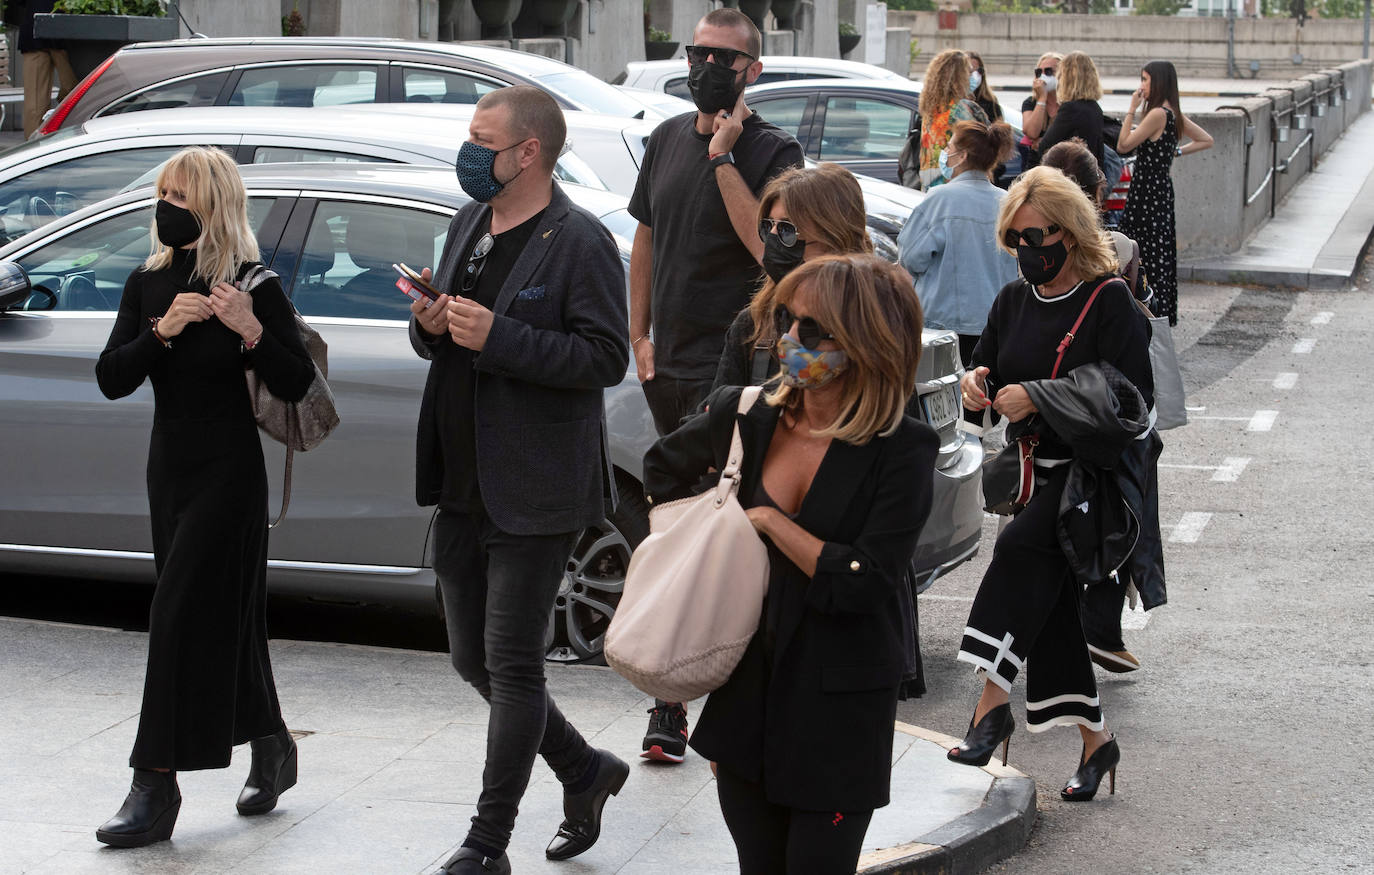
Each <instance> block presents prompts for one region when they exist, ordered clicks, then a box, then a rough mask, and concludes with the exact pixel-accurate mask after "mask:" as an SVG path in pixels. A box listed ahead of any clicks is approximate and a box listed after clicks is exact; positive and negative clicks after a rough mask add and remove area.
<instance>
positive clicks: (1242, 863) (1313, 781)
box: [0, 262, 1374, 873]
mask: <svg viewBox="0 0 1374 875" xmlns="http://www.w3.org/2000/svg"><path fill="white" fill-rule="evenodd" d="M1372 288H1374V269H1371V267H1370V265H1369V263H1368V262H1366V264H1365V267H1364V273H1363V275H1362V278H1361V281H1360V283H1359V287H1358V290H1357V291H1347V292H1338V293H1321V294H1314V293H1306V292H1276V291H1269V290H1262V289H1245V288H1236V287H1225V286H1204V285H1185V286H1184V287H1183V290H1182V296H1181V309H1182V321H1181V324H1180V326H1179V328H1178V329H1177V333H1176V338H1177V345H1178V347H1179V350H1180V353H1181V357H1182V361H1183V367H1184V371H1185V379H1186V380H1187V382H1188V388H1189V404H1190V405H1191V406H1192V407H1195V408H1199V409H1196V410H1194V411H1193V417H1194V421H1193V422H1192V423H1191V424H1190V425H1189V426H1188V427H1187V428H1184V429H1180V430H1175V431H1171V432H1166V433H1165V435H1164V438H1165V445H1166V446H1165V452H1164V457H1163V458H1162V460H1161V462H1162V465H1163V466H1164V467H1162V468H1161V488H1162V497H1161V517H1162V519H1163V522H1164V523H1165V524H1166V525H1168V526H1170V528H1167V529H1166V530H1165V537H1166V540H1167V541H1168V543H1166V559H1167V566H1168V568H1167V570H1168V575H1169V592H1170V603H1169V604H1168V605H1166V606H1164V607H1161V608H1159V609H1157V610H1155V611H1153V612H1151V613H1150V614H1149V615H1148V616H1144V615H1137V616H1133V617H1132V618H1131V621H1132V622H1131V624H1130V625H1132V626H1137V627H1140V628H1136V629H1133V630H1131V631H1128V632H1127V645H1128V646H1129V647H1130V648H1131V650H1132V651H1133V652H1134V653H1135V654H1136V655H1137V656H1139V657H1140V658H1141V660H1142V662H1143V663H1144V667H1143V668H1142V669H1141V670H1140V671H1138V672H1136V673H1135V674H1133V675H1127V676H1110V675H1106V674H1104V673H1099V678H1100V680H1101V695H1102V699H1103V707H1104V710H1105V712H1106V714H1107V720H1108V723H1109V726H1110V727H1111V728H1112V729H1113V730H1114V731H1115V732H1117V734H1118V738H1119V741H1120V744H1121V748H1122V756H1123V759H1122V763H1121V766H1120V770H1119V772H1118V781H1117V794H1116V795H1115V796H1106V795H1102V796H1099V798H1098V799H1097V800H1095V801H1093V802H1090V803H1086V804H1069V803H1064V802H1061V801H1060V800H1059V796H1058V790H1059V787H1060V785H1061V784H1062V783H1063V781H1064V780H1065V779H1067V778H1068V777H1069V775H1070V774H1071V773H1072V772H1073V770H1074V768H1075V766H1076V759H1077V756H1078V751H1079V742H1078V737H1077V733H1076V732H1075V731H1074V730H1073V729H1071V728H1060V729H1056V730H1051V731H1050V732H1047V733H1044V734H1041V735H1035V736H1032V735H1030V734H1029V733H1027V732H1026V731H1025V729H1024V723H1023V722H1022V723H1021V724H1020V727H1019V729H1018V731H1017V732H1016V734H1015V735H1014V736H1013V739H1012V745H1011V763H1012V765H1015V766H1016V767H1018V768H1020V769H1021V770H1022V771H1024V772H1026V773H1028V774H1030V775H1032V776H1034V777H1035V778H1036V780H1037V783H1038V787H1039V793H1040V800H1041V802H1040V807H1041V812H1040V820H1039V823H1038V824H1037V826H1036V828H1035V831H1034V834H1033V835H1032V837H1031V840H1030V843H1029V845H1028V846H1027V847H1026V849H1025V850H1024V851H1022V852H1021V853H1020V854H1018V855H1017V856H1016V857H1014V858H1012V859H1011V860H1009V861H1008V862H1006V863H1004V864H1003V865H1001V866H999V867H995V868H994V870H992V871H995V872H1014V873H1062V872H1089V871H1115V872H1126V873H1132V872H1209V873H1210V872H1219V873H1231V872H1249V873H1290V872H1346V871H1371V869H1374V830H1371V828H1370V826H1369V821H1370V817H1369V816H1368V814H1367V812H1366V811H1365V809H1364V805H1365V803H1366V800H1367V799H1368V796H1369V793H1370V790H1371V779H1370V769H1371V767H1374V755H1371V753H1370V751H1369V749H1368V747H1367V745H1366V738H1367V736H1368V730H1367V724H1368V722H1369V718H1370V705H1369V703H1370V701H1371V692H1372V691H1371V686H1374V684H1371V680H1370V677H1371V675H1370V665H1371V663H1374V645H1372V644H1371V639H1370V622H1369V617H1370V613H1371V607H1374V585H1371V582H1370V576H1369V574H1368V573H1367V570H1366V568H1365V565H1366V564H1367V561H1368V559H1369V558H1370V557H1371V556H1374V549H1372V548H1374V535H1371V533H1370V531H1369V530H1368V528H1367V527H1366V525H1365V519H1366V517H1367V514H1366V513H1365V511H1364V507H1365V506H1364V503H1363V498H1364V497H1365V495H1366V494H1367V492H1368V485H1367V484H1368V483H1369V481H1370V479H1371V477H1370V475H1371V468H1372V467H1374V453H1371V449H1374V448H1372V447H1371V438H1370V429H1369V426H1368V424H1367V423H1366V422H1365V421H1364V420H1365V419H1367V417H1368V416H1369V413H1368V411H1369V405H1368V404H1367V403H1362V402H1363V394H1364V393H1363V392H1362V390H1361V386H1362V383H1363V380H1362V379H1361V377H1362V376H1363V374H1364V373H1366V372H1369V371H1370V370H1371V369H1374V351H1371V346H1370V344H1369V343H1368V342H1367V338H1369V337H1370V336H1374V299H1371V297H1370V295H1369V291H1370V290H1371V289H1372ZM1265 411H1274V413H1267V412H1265ZM1180 523H1181V524H1182V525H1180ZM985 534H986V537H985V541H984V554H983V555H982V556H981V557H979V558H977V559H975V560H974V561H972V562H970V563H968V564H967V565H965V566H964V567H963V568H960V569H958V570H957V571H956V572H955V573H954V574H952V575H951V576H950V577H948V578H946V579H944V580H941V581H939V582H937V583H936V584H935V586H934V587H932V589H931V590H930V592H928V593H927V594H926V595H925V596H922V599H921V614H922V616H921V620H922V623H921V633H922V634H921V639H922V648H923V652H924V655H925V661H926V670H927V675H928V683H929V687H930V693H929V694H928V695H927V696H926V697H925V698H924V699H921V700H919V701H916V702H910V703H905V704H904V705H903V706H902V707H901V709H900V712H899V717H900V718H901V719H903V720H907V721H910V722H912V723H916V724H919V725H923V726H927V727H930V728H932V729H938V730H941V731H944V732H947V733H949V734H952V735H960V734H962V732H963V730H964V728H965V726H966V725H967V722H968V718H969V715H970V713H971V712H972V708H973V703H974V700H975V697H976V692H977V685H976V682H975V679H974V678H973V675H972V672H971V670H970V669H969V668H968V667H967V666H966V665H964V664H962V663H956V662H955V661H954V654H955V652H956V651H957V649H958V642H959V636H960V634H961V632H962V629H963V626H964V621H965V618H966V615H967V611H968V605H969V602H970V601H971V599H972V596H973V594H974V592H975V590H976V588H977V585H978V581H979V579H980V577H981V575H982V572H983V569H984V568H985V566H986V563H987V559H988V557H989V556H990V554H991V547H992V536H993V527H992V524H991V523H989V524H988V526H987V528H986V529H985ZM1170 539H1171V540H1170ZM3 583H4V585H3V586H0V613H3V614H8V615H12V616H30V617H44V618H47V619H53V620H60V621H65V622H75V623H84V624H93V625H104V626H116V627H121V628H143V624H144V623H146V613H147V602H148V597H149V595H150V592H149V590H147V589H146V588H140V587H123V586H120V587H116V586H111V585H109V584H100V583H88V582H79V581H53V580H44V579H37V578H18V577H12V576H11V577H7V578H5V579H4V581H3ZM270 617H271V626H272V632H273V636H274V637H277V638H289V639H313V640H341V641H352V642H358V643H367V644H377V645H382V646H392V647H408V648H422V649H442V648H443V647H444V638H443V631H442V628H441V627H440V626H439V624H438V623H437V621H436V620H435V619H434V618H433V617H429V616H416V615H412V614H406V613H403V612H398V611H388V610H382V609H376V608H370V609H360V608H353V607H347V606H328V605H318V604H310V603H303V602H298V601H289V600H281V599H274V600H273V601H272V603H271V606H270ZM1032 670H1033V669H1032ZM1013 703H1014V706H1015V707H1016V708H1017V709H1018V713H1020V709H1021V708H1022V707H1023V704H1024V698H1023V694H1022V688H1021V687H1020V686H1018V687H1017V689H1016V691H1015V693H1014V696H1013Z"/></svg>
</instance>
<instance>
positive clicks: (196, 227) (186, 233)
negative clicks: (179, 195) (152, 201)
mask: <svg viewBox="0 0 1374 875" xmlns="http://www.w3.org/2000/svg"><path fill="white" fill-rule="evenodd" d="M153 215H154V216H155V218H156V220H157V239H159V240H161V241H162V243H163V245H166V246H170V247H172V248H173V249H180V248H181V247H183V246H186V245H188V244H191V243H194V242H196V241H197V240H199V239H200V222H198V221H196V215H195V213H193V212H191V211H190V210H188V209H186V208H185V207H179V206H177V205H176V204H174V203H172V202H170V201H165V200H159V201H158V202H157V208H156V209H155V210H154V211H153Z"/></svg>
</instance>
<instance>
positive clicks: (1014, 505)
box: [983, 277, 1119, 516]
mask: <svg viewBox="0 0 1374 875" xmlns="http://www.w3.org/2000/svg"><path fill="white" fill-rule="evenodd" d="M1113 281H1119V280H1118V278H1117V277H1109V278H1107V279H1105V280H1103V281H1102V282H1101V283H1099V284H1098V286H1097V288H1095V289H1093V293H1092V294H1091V295H1089V296H1088V303H1086V304H1084V305H1083V311H1082V312H1081V313H1079V314H1078V318H1077V319H1076V320H1074V323H1073V327H1072V328H1070V329H1069V332H1068V333H1067V334H1065V335H1064V339H1063V340H1061V341H1059V347H1058V353H1059V355H1058V357H1057V358H1056V359H1055V360H1054V369H1053V370H1051V371H1050V379H1051V380H1053V379H1054V378H1055V377H1057V376H1059V365H1060V364H1062V363H1063V361H1064V351H1065V350H1067V349H1068V348H1069V344H1071V343H1073V338H1074V335H1076V334H1077V333H1078V329H1079V326H1081V325H1082V324H1083V320H1084V319H1085V318H1087V315H1088V310H1089V309H1090V308H1091V307H1092V305H1093V302H1094V301H1096V300H1097V296H1098V294H1099V293H1101V291H1102V289H1103V287H1105V286H1106V285H1107V283H1110V282H1113ZM1039 445H1040V436H1039V435H1038V434H1034V433H1032V434H1026V435H1022V436H1021V437H1019V438H1017V439H1016V440H1014V441H1008V442H1007V445H1006V446H1005V447H1003V448H1002V452H1000V453H998V454H997V455H995V456H993V457H992V458H991V459H988V460H987V461H986V462H984V463H983V510H985V511H987V512H988V513H995V514H998V515H999V516H1014V515H1015V514H1018V513H1020V512H1021V509H1022V508H1024V507H1025V506H1026V505H1028V504H1030V500H1031V499H1032V498H1033V497H1034V496H1035V448H1036V447H1037V446H1039Z"/></svg>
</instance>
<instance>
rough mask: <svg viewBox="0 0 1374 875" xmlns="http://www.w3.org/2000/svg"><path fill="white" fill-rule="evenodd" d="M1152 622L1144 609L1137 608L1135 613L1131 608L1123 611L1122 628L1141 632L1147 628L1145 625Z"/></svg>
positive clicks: (1125, 608) (1124, 608) (1126, 607)
mask: <svg viewBox="0 0 1374 875" xmlns="http://www.w3.org/2000/svg"><path fill="white" fill-rule="evenodd" d="M1149 622H1150V613H1149V611H1146V610H1145V609H1144V608H1136V609H1135V610H1134V611H1133V610H1131V609H1130V607H1129V606H1125V607H1123V608H1122V609H1121V628H1122V629H1130V630H1133V631H1136V632H1139V631H1140V630H1141V629H1144V628H1145V624H1146V623H1149Z"/></svg>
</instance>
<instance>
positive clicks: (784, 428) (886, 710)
mask: <svg viewBox="0 0 1374 875" xmlns="http://www.w3.org/2000/svg"><path fill="white" fill-rule="evenodd" d="M775 296H776V298H775V299H776V301H777V306H778V308H779V310H780V311H782V312H785V313H786V314H787V315H786V317H785V319H784V321H786V322H787V323H788V324H787V329H786V333H785V334H784V335H783V336H782V338H781V339H780V340H779V342H778V346H779V357H780V358H781V360H782V365H783V368H782V372H781V373H780V374H779V375H778V377H777V378H776V379H775V380H772V381H770V382H769V383H768V391H767V392H766V393H765V395H764V396H763V398H762V399H761V400H760V401H759V402H758V403H756V404H755V405H754V406H753V408H752V409H750V410H749V411H748V412H747V413H745V414H743V415H742V416H738V417H737V415H736V410H737V407H738V404H739V398H740V393H741V391H742V390H741V389H739V388H737V387H725V388H722V389H718V390H716V391H715V392H714V393H712V395H711V397H710V399H709V402H708V410H707V412H705V413H701V414H698V415H697V416H696V417H694V418H692V419H690V420H688V421H687V422H686V423H685V424H683V426H682V427H681V428H679V429H678V430H677V431H675V432H673V433H672V434H670V435H667V436H665V437H664V438H662V439H661V440H660V441H659V442H658V443H657V444H656V445H655V446H654V447H653V448H652V449H651V450H650V451H649V452H648V454H647V455H646V456H645V459H644V473H645V479H644V485H645V489H646V490H647V491H648V493H649V495H650V496H651V498H652V499H653V500H654V501H655V502H662V501H668V500H673V499H677V498H682V497H685V496H687V495H690V494H691V493H692V491H693V490H694V489H695V488H697V484H698V483H699V482H700V481H701V480H702V478H703V477H704V476H705V475H706V474H707V473H708V472H710V471H711V470H713V469H714V470H717V471H718V470H721V469H722V468H724V466H725V462H726V456H727V455H728V453H729V447H730V442H731V435H732V432H733V430H734V426H735V423H736V421H738V423H739V432H740V437H741V439H742V441H743V446H744V461H743V467H742V469H741V481H740V486H739V498H740V503H741V504H742V505H743V506H744V507H745V509H746V513H747V514H748V515H749V518H750V520H751V521H752V522H753V524H754V527H755V528H756V529H757V530H758V532H759V534H760V536H761V537H763V539H764V540H765V542H766V543H767V545H768V553H769V564H770V569H771V570H770V577H769V582H768V595H767V597H766V599H765V602H764V608H763V615H762V618H761V620H760V626H759V630H758V632H757V633H756V634H755V635H754V637H753V639H752V640H751V641H750V643H749V647H748V649H747V650H746V651H745V654H744V657H743V658H742V660H741V661H740V664H739V666H738V668H736V670H735V671H734V673H733V674H732V675H731V676H730V678H729V680H727V681H726V682H725V684H724V685H723V686H721V687H720V688H719V689H717V690H716V691H715V692H713V693H711V695H710V697H709V698H708V699H707V700H706V705H705V707H704V708H703V710H702V713H701V717H700V719H699V720H698V721H697V726H696V731H695V732H694V733H693V735H692V738H691V745H692V747H693V748H694V749H695V750H696V751H697V752H698V753H700V754H701V755H702V756H705V757H706V758H708V759H710V760H712V761H713V762H715V763H716V765H717V771H716V785H717V787H716V789H717V793H718V794H719V796H720V805H721V813H722V814H723V815H724V817H725V823H726V825H727V826H728V827H729V829H730V833H731V835H732V836H733V837H734V840H735V846H736V850H737V851H738V854H739V861H740V871H741V872H742V873H763V872H853V871H854V869H855V868H856V863H857V862H858V858H859V852H860V850H861V849H862V846H863V837H864V833H865V831H866V830H867V827H868V823H869V821H870V819H871V817H872V814H873V810H874V809H875V808H878V807H879V806H882V805H886V804H887V802H888V789H889V779H890V776H891V772H892V745H891V741H890V739H891V738H892V721H893V719H894V718H895V716H896V707H897V687H898V683H899V680H900V677H901V673H902V661H903V641H902V621H901V617H900V610H899V607H898V605H899V593H900V589H901V588H902V587H903V586H905V578H904V572H905V569H906V566H907V563H908V561H909V560H910V558H911V554H912V551H913V549H914V548H915V546H916V541H917V539H918V537H919V536H920V531H921V527H922V526H923V524H924V522H925V518H926V516H927V514H928V513H929V511H930V501H931V472H932V470H933V465H934V462H935V457H936V454H937V452H938V449H939V438H938V437H937V436H936V434H935V432H934V431H933V430H931V428H930V427H929V426H927V425H925V424H923V423H921V422H918V421H917V420H915V419H912V418H910V417H908V416H906V415H905V409H906V403H907V398H908V397H910V395H911V393H912V391H913V389H914V388H915V381H916V365H917V362H918V360H919V358H920V355H921V305H920V301H919V300H918V299H917V298H916V293H915V290H914V289H913V288H912V286H911V280H910V279H909V278H908V277H907V275H906V272H905V271H903V270H902V269H901V268H900V267H898V266H897V265H894V264H889V263H887V262H885V261H883V260H882V259H880V258H878V257H876V256H873V255H829V256H825V257H822V258H818V259H815V260H812V261H808V262H806V263H805V264H803V265H801V266H800V267H798V268H797V269H796V270H794V271H792V272H791V273H789V274H788V275H787V276H786V277H785V278H784V279H783V280H782V282H781V283H779V284H778V287H777V289H776V290H775ZM821 759H823V761H824V762H823V764H822V763H821V762H820V760H821Z"/></svg>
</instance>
